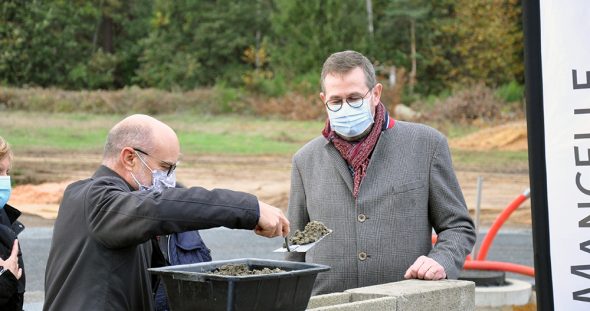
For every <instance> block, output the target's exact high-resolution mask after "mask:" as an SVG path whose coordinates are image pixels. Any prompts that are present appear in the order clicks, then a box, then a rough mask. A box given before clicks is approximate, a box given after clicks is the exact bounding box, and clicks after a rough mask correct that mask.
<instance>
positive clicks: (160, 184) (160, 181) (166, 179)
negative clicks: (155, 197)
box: [131, 151, 176, 192]
mask: <svg viewBox="0 0 590 311" xmlns="http://www.w3.org/2000/svg"><path fill="white" fill-rule="evenodd" d="M135 154H136V155H137V157H138V158H139V160H140V161H141V163H142V164H143V165H145V167H146V168H147V169H148V170H150V171H151V172H152V184H151V185H149V186H145V185H143V184H142V183H141V182H139V180H138V179H137V178H135V175H133V173H131V177H133V180H135V182H136V183H137V185H138V186H139V190H141V191H156V192H162V190H164V189H165V188H174V187H176V171H172V172H171V173H170V175H168V172H166V171H160V170H153V169H151V168H150V167H149V165H147V163H145V161H144V160H143V159H142V158H141V156H140V155H139V154H138V153H137V151H136V152H135Z"/></svg>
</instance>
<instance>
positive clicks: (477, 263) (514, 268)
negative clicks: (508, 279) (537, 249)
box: [463, 260, 535, 277]
mask: <svg viewBox="0 0 590 311" xmlns="http://www.w3.org/2000/svg"><path fill="white" fill-rule="evenodd" d="M463 269H465V270H492V271H505V272H513V273H518V274H523V275H527V276H530V277H535V269H534V268H531V267H529V266H523V265H519V264H514V263H510V262H501V261H487V260H486V261H481V260H468V261H465V265H463Z"/></svg>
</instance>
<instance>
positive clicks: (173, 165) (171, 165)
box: [133, 148, 178, 176]
mask: <svg viewBox="0 0 590 311" xmlns="http://www.w3.org/2000/svg"><path fill="white" fill-rule="evenodd" d="M133 150H135V151H136V152H139V153H141V154H145V155H146V156H148V157H150V158H152V159H155V160H158V161H160V163H162V164H164V166H166V167H167V171H166V176H170V174H172V172H174V170H175V169H176V166H177V165H178V162H177V163H170V162H167V161H163V160H160V159H157V158H154V157H153V156H151V155H150V154H149V153H147V152H145V151H143V150H141V149H139V148H133Z"/></svg>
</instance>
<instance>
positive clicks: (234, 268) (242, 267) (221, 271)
mask: <svg viewBox="0 0 590 311" xmlns="http://www.w3.org/2000/svg"><path fill="white" fill-rule="evenodd" d="M279 272H285V270H282V269H279V268H267V267H263V268H262V269H250V267H248V265H247V264H227V265H223V266H221V267H219V268H217V269H215V270H213V271H211V274H216V275H225V276H245V275H262V274H272V273H279Z"/></svg>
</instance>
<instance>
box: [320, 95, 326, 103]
mask: <svg viewBox="0 0 590 311" xmlns="http://www.w3.org/2000/svg"><path fill="white" fill-rule="evenodd" d="M320 100H321V101H322V105H324V103H325V102H326V94H324V92H320Z"/></svg>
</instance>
